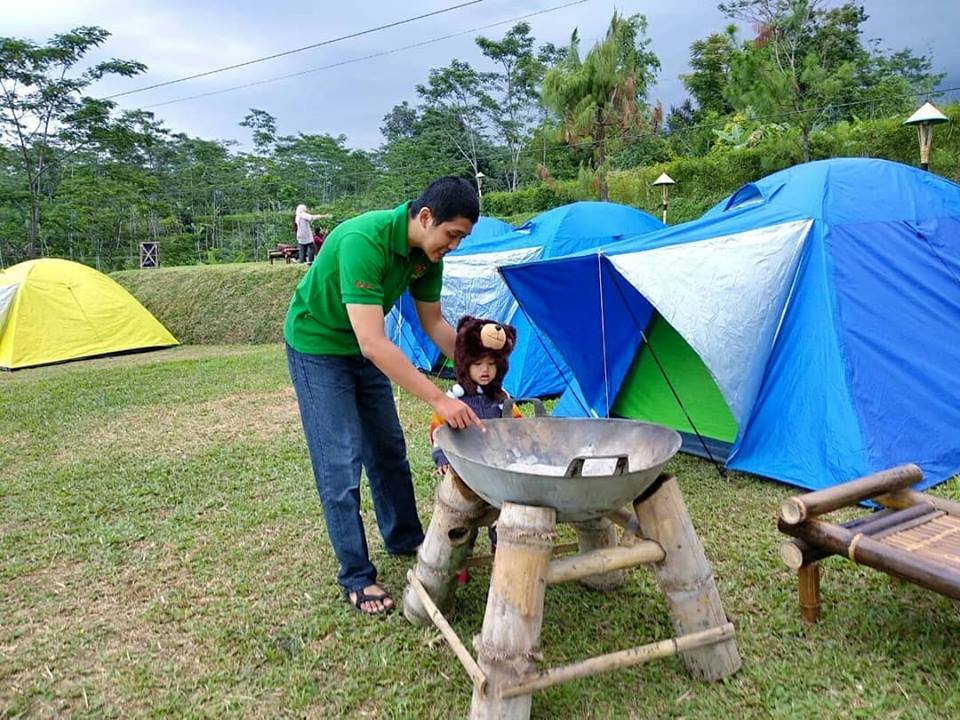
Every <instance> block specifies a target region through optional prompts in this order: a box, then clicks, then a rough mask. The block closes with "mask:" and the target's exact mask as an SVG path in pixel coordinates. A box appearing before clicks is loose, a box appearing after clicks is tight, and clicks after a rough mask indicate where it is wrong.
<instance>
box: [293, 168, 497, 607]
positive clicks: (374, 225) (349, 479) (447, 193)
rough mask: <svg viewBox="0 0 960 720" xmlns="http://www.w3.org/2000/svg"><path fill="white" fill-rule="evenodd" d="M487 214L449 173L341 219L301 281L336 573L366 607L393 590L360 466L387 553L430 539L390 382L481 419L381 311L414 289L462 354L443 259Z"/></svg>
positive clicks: (307, 388)
mask: <svg viewBox="0 0 960 720" xmlns="http://www.w3.org/2000/svg"><path fill="white" fill-rule="evenodd" d="M479 214H480V206H479V199H478V197H477V193H476V192H475V191H474V189H473V187H472V186H471V185H470V184H469V183H467V182H466V181H465V180H461V179H459V178H449V177H448V178H441V179H440V180H437V181H435V182H434V183H432V184H431V185H430V186H429V187H428V188H427V189H426V190H425V191H424V192H423V194H422V195H421V196H420V197H419V198H417V199H416V200H414V201H413V202H409V203H404V204H403V205H400V206H399V207H397V208H396V209H394V210H383V211H375V212H368V213H365V214H364V215H361V216H359V217H356V218H353V219H352V220H348V221H346V222H344V223H341V224H340V225H338V226H337V227H336V229H334V230H333V232H331V233H330V235H328V236H327V239H326V241H325V242H324V244H323V248H322V249H321V250H320V253H319V255H318V256H317V258H316V260H315V261H314V263H313V266H312V267H311V268H310V270H309V271H308V272H307V274H306V275H305V276H304V278H303V280H301V281H300V284H299V285H297V289H296V291H295V292H294V295H293V299H292V300H291V302H290V309H289V310H288V312H287V318H286V322H285V323H284V327H283V335H284V338H285V339H286V342H287V361H288V365H289V368H290V377H291V379H292V380H293V386H294V389H295V390H296V393H297V403H298V405H299V407H300V418H301V420H302V422H303V430H304V434H305V435H306V438H307V447H308V448H309V450H310V460H311V462H312V464H313V474H314V478H315V479H316V483H317V491H318V493H319V495H320V502H321V504H322V505H323V514H324V518H325V520H326V524H327V533H328V535H329V536H330V542H331V544H332V545H333V549H334V552H335V553H336V555H337V560H338V561H339V563H340V573H339V575H338V578H337V580H338V582H339V584H340V586H341V587H342V588H343V592H344V596H345V597H346V599H347V600H348V601H349V602H350V603H351V604H352V605H353V606H354V607H355V608H356V609H357V610H359V611H360V612H363V613H366V614H369V615H376V614H382V613H386V612H389V611H390V610H392V609H393V599H392V598H391V597H390V596H389V595H388V594H387V593H386V592H385V591H384V589H383V588H381V587H380V586H379V585H378V584H377V570H376V568H375V567H374V566H373V564H372V563H371V562H370V558H369V553H368V551H367V540H366V535H365V533H364V529H363V522H362V520H361V518H360V469H361V466H362V467H363V469H364V470H366V474H367V478H368V480H369V481H370V490H371V494H372V496H373V505H374V510H375V511H376V515H377V525H378V526H379V528H380V534H381V535H382V536H383V541H384V545H385V546H386V548H387V551H388V552H390V553H392V554H395V555H407V554H413V553H415V552H416V549H417V547H418V546H419V545H420V543H421V542H422V541H423V528H422V526H421V525H420V519H419V517H418V515H417V506H416V501H415V498H414V493H413V480H412V478H411V475H410V465H409V463H408V462H407V450H406V444H405V442H404V439H403V431H402V430H401V428H400V421H399V419H398V418H397V410H396V406H395V404H394V400H393V389H392V387H391V384H390V382H391V381H393V382H396V383H398V384H399V385H400V386H401V387H402V388H404V389H405V390H407V391H409V392H411V393H413V394H414V395H416V396H417V397H419V398H420V399H421V400H423V401H425V402H426V403H428V404H429V405H430V406H431V407H432V408H433V409H434V410H435V411H436V412H437V413H439V415H440V416H441V417H442V418H444V420H446V422H447V423H448V424H449V425H451V426H452V427H456V428H464V427H466V426H468V425H471V424H473V425H477V426H480V427H482V425H481V423H480V421H479V420H478V419H477V416H476V415H475V414H474V413H473V411H472V410H471V409H470V408H469V407H467V405H465V404H464V403H462V402H460V401H459V400H456V399H454V398H451V397H448V396H447V395H446V394H445V393H443V392H441V391H440V389H439V388H438V387H437V386H436V385H434V384H433V383H432V382H430V380H428V379H427V378H426V377H425V376H423V375H422V374H421V373H420V372H419V371H418V370H417V369H416V368H415V367H414V366H413V365H411V364H410V361H409V360H407V358H406V356H405V355H404V354H403V352H402V351H401V350H400V348H398V347H397V346H396V345H394V344H393V343H392V342H390V340H388V339H387V337H386V336H385V335H384V330H383V318H384V313H386V312H388V311H389V310H390V308H391V307H392V306H393V304H394V302H396V300H397V299H398V298H399V297H400V295H401V294H402V293H403V291H404V290H406V289H408V288H409V290H410V294H411V296H412V297H413V299H414V301H415V302H416V308H417V315H418V317H419V319H420V324H421V326H422V327H423V330H424V331H425V332H426V333H427V335H428V336H429V337H430V339H431V340H433V342H434V343H435V344H436V345H437V347H439V348H440V350H441V352H443V353H444V354H445V355H446V356H447V357H453V345H454V340H455V338H456V333H455V331H454V329H453V328H452V327H451V326H450V325H449V323H447V322H446V320H444V319H443V315H442V314H441V312H440V289H441V284H442V279H443V277H442V276H443V256H444V255H446V254H447V253H448V252H450V251H451V250H454V249H456V247H457V245H459V243H460V240H461V239H463V237H464V236H466V235H468V234H469V233H470V231H471V229H472V228H473V224H474V223H475V222H476V221H477V218H478V217H479Z"/></svg>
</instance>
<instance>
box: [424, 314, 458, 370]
mask: <svg viewBox="0 0 960 720" xmlns="http://www.w3.org/2000/svg"><path fill="white" fill-rule="evenodd" d="M414 305H415V307H416V308H417V317H418V318H419V319H420V327H422V328H423V331H424V332H425V333H426V334H427V337H429V338H430V339H431V340H433V344H434V345H436V346H437V347H438V348H440V352H442V353H443V354H444V355H446V356H447V357H448V358H451V359H453V353H454V345H455V344H456V341H457V331H456V330H454V329H453V328H452V327H451V326H450V323H448V322H447V321H446V320H444V318H443V314H442V313H441V312H440V303H438V302H423V301H422V300H415V301H414Z"/></svg>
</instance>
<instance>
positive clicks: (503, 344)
mask: <svg viewBox="0 0 960 720" xmlns="http://www.w3.org/2000/svg"><path fill="white" fill-rule="evenodd" d="M516 343H517V331H516V328H514V327H513V326H511V325H507V324H505V323H499V322H497V321H495V320H483V319H481V318H475V317H472V316H470V315H464V316H463V317H462V318H460V322H458V323H457V342H456V351H455V353H454V354H455V357H454V359H453V364H454V369H455V371H456V372H455V374H456V376H457V381H458V382H459V383H460V385H461V386H462V387H463V388H464V389H465V390H466V391H467V393H468V394H471V395H472V394H475V393H476V387H475V384H474V383H473V382H472V381H471V380H470V365H471V364H472V363H475V362H476V361H477V360H479V359H480V358H481V357H483V356H484V355H489V356H491V357H492V358H493V359H494V361H495V362H496V365H497V377H496V378H495V379H494V381H493V382H491V383H490V387H488V388H487V389H486V390H485V391H484V392H485V393H486V394H492V395H493V396H494V397H498V396H500V395H501V394H502V391H501V389H500V385H501V383H502V382H503V376H504V375H506V373H507V358H508V357H509V356H510V353H511V352H513V348H514V346H515V345H516Z"/></svg>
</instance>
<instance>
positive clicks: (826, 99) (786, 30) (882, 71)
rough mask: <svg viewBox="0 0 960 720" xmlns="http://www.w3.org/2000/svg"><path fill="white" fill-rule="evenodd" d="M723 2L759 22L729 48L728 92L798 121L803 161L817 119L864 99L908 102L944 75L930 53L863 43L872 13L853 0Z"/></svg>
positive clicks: (847, 110) (742, 105) (831, 117)
mask: <svg viewBox="0 0 960 720" xmlns="http://www.w3.org/2000/svg"><path fill="white" fill-rule="evenodd" d="M719 7H720V9H721V10H722V11H723V12H724V13H726V14H727V15H728V16H729V17H732V18H737V19H739V20H743V21H748V22H751V23H753V24H754V26H755V27H757V28H758V30H759V34H758V36H757V38H756V40H755V41H754V42H753V43H752V44H746V45H743V46H742V47H741V48H740V49H739V51H738V52H736V53H734V54H733V55H732V56H731V61H730V82H729V83H728V85H727V99H728V100H730V102H731V104H732V105H733V106H734V108H735V109H737V110H738V111H741V112H747V111H748V110H749V111H752V112H755V113H760V114H762V115H775V116H778V117H777V119H778V120H780V121H782V122H786V123H789V124H791V125H793V126H794V127H797V128H798V129H799V131H800V143H801V154H802V159H803V161H804V162H806V161H808V160H809V159H810V134H811V133H812V132H813V130H814V129H815V128H816V127H817V126H818V125H819V124H822V123H824V122H827V121H837V120H840V119H844V118H846V117H850V116H851V115H852V113H853V111H854V110H856V109H857V108H859V107H863V106H864V105H872V104H875V105H877V107H879V106H880V103H884V104H886V106H887V107H888V108H889V107H890V103H891V102H892V101H895V100H896V99H899V102H900V103H903V102H904V101H905V100H907V99H908V98H907V95H908V94H909V92H910V90H911V89H913V91H914V92H923V91H924V90H929V89H930V88H932V87H933V85H935V84H936V82H938V81H939V76H936V75H932V74H931V73H930V63H929V61H928V60H927V59H926V58H925V57H922V56H921V57H919V58H915V57H914V56H913V54H912V53H911V52H910V51H903V52H902V53H898V54H893V55H884V54H883V53H881V52H879V51H876V50H874V51H873V52H871V51H870V50H869V49H868V48H865V47H864V45H863V43H862V41H861V38H860V27H861V26H862V25H863V23H864V22H865V21H866V20H867V14H866V12H865V11H864V9H863V8H862V7H861V6H858V5H856V3H854V2H852V0H851V1H848V2H845V3H843V4H842V5H839V6H837V7H827V6H826V0H731V1H730V2H727V3H721V4H720V6H719ZM898 96H899V98H898Z"/></svg>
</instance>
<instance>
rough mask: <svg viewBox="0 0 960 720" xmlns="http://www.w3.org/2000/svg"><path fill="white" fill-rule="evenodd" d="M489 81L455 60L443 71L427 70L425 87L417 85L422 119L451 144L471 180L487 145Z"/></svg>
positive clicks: (476, 171)
mask: <svg viewBox="0 0 960 720" xmlns="http://www.w3.org/2000/svg"><path fill="white" fill-rule="evenodd" d="M491 79H492V76H491V74H490V73H483V72H478V71H477V70H475V69H474V68H473V67H472V66H471V65H470V64H469V63H466V62H463V61H462V60H454V61H453V62H451V63H450V65H448V66H447V67H445V68H434V69H432V70H430V76H429V79H428V80H427V84H426V85H417V94H418V95H419V96H420V97H421V99H422V100H423V104H424V113H423V114H424V118H425V119H426V120H428V121H429V122H430V124H431V126H432V127H433V128H434V129H435V130H437V131H438V132H440V133H441V134H442V135H444V136H445V137H446V138H447V140H448V141H449V142H450V143H452V144H453V146H454V147H455V148H456V150H457V153H458V154H459V155H460V156H461V157H462V158H463V159H464V161H466V162H467V163H468V164H469V165H470V169H471V171H472V174H473V176H474V177H476V176H477V174H478V173H479V172H480V165H481V161H482V160H481V148H483V147H484V146H485V145H486V143H487V140H486V134H487V122H486V121H487V117H488V116H487V113H486V110H487V108H489V107H490V104H491V103H492V100H491V99H490V96H489V95H488V94H487V93H486V92H485V90H484V88H485V87H486V86H487V85H488V84H489V82H490V81H491ZM478 182H479V179H478Z"/></svg>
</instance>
